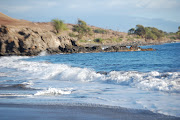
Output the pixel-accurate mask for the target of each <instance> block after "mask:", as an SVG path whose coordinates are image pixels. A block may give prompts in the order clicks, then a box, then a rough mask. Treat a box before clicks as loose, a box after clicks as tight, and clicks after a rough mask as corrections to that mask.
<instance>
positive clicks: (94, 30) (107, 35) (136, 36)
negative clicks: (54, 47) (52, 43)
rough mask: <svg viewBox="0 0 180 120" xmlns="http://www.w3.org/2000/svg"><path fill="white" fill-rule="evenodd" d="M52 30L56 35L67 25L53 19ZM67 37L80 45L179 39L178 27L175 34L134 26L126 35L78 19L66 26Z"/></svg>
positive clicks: (179, 31)
mask: <svg viewBox="0 0 180 120" xmlns="http://www.w3.org/2000/svg"><path fill="white" fill-rule="evenodd" d="M51 22H52V23H53V26H54V29H55V30H56V32H57V33H60V32H63V31H65V30H67V25H66V24H64V22H63V21H62V20H59V19H53V20H52V21H51ZM68 28H69V30H68V32H66V33H67V35H68V36H70V37H73V38H76V39H77V41H79V42H81V43H88V44H91V43H92V44H94V43H95V44H96V43H100V44H118V43H122V42H123V43H127V42H139V41H145V42H147V41H148V40H150V41H151V40H153V41H156V42H158V41H164V40H165V41H168V40H177V39H180V27H179V28H178V29H179V30H178V31H177V32H176V33H167V32H164V31H162V30H159V29H157V28H155V27H144V26H143V25H136V27H135V28H131V29H129V30H128V34H126V33H122V32H119V31H113V30H108V29H102V28H98V27H95V26H89V25H87V23H86V22H85V21H83V20H81V19H78V21H77V24H76V25H72V26H68Z"/></svg>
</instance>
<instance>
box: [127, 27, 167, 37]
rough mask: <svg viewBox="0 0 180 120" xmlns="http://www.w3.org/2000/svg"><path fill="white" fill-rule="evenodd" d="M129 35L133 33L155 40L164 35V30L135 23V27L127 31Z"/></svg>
mask: <svg viewBox="0 0 180 120" xmlns="http://www.w3.org/2000/svg"><path fill="white" fill-rule="evenodd" d="M128 34H129V35H132V34H135V35H138V36H140V37H141V38H145V39H152V40H157V39H161V38H162V37H164V36H165V32H164V31H162V30H159V29H157V28H155V27H144V26H143V25H136V28H131V29H129V31H128Z"/></svg>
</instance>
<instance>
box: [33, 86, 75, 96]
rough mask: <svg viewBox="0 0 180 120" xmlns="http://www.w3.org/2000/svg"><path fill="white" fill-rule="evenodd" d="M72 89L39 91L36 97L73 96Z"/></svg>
mask: <svg viewBox="0 0 180 120" xmlns="http://www.w3.org/2000/svg"><path fill="white" fill-rule="evenodd" d="M71 90H72V89H63V90H62V89H59V88H48V89H47V90H42V91H38V92H37V93H35V94H34V95H38V96H39V95H47V96H49V95H67V94H71Z"/></svg>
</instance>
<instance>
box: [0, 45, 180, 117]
mask: <svg viewBox="0 0 180 120" xmlns="http://www.w3.org/2000/svg"><path fill="white" fill-rule="evenodd" d="M141 47H142V48H153V49H156V51H135V52H107V53H103V52H102V53H76V54H56V55H48V54H47V53H46V52H42V53H41V54H39V56H32V57H28V56H8V57H7V56H6V57H0V104H1V105H2V104H33V105H62V104H65V105H68V104H71V105H82V104H85V105H87V106H91V105H93V106H109V107H123V108H127V109H139V110H149V111H152V112H153V113H160V114H164V115H171V116H176V117H180V43H171V44H163V45H152V46H141Z"/></svg>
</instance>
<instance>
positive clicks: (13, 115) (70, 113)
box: [0, 104, 180, 120]
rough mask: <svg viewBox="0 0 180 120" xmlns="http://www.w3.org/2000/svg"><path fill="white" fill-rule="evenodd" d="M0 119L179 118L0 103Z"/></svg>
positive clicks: (103, 109)
mask: <svg viewBox="0 0 180 120" xmlns="http://www.w3.org/2000/svg"><path fill="white" fill-rule="evenodd" d="M0 120H180V118H177V117H172V116H166V115H162V114H156V113H153V112H151V111H147V110H136V109H126V108H121V107H118V108H113V107H108V106H95V105H94V106H85V105H79V106H77V105H29V104H26V105H25V104H0Z"/></svg>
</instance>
